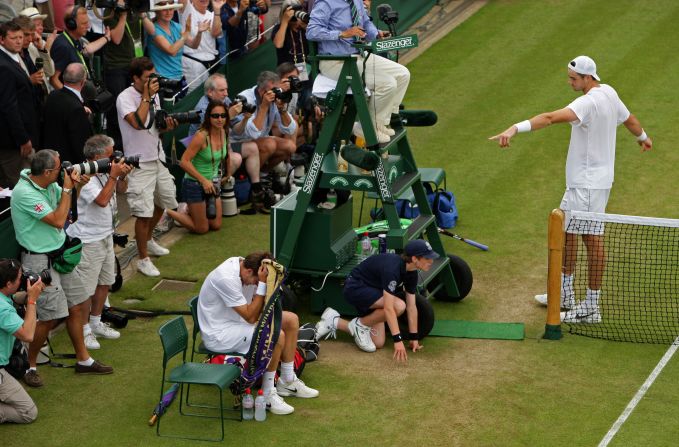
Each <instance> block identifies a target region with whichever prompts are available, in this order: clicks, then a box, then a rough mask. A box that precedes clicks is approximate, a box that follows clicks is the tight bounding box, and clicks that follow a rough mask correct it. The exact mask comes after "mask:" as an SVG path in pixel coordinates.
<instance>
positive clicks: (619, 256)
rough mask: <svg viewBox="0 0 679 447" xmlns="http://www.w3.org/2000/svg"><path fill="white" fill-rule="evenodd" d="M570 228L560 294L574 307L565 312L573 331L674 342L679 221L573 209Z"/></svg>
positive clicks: (678, 309)
mask: <svg viewBox="0 0 679 447" xmlns="http://www.w3.org/2000/svg"><path fill="white" fill-rule="evenodd" d="M564 227H565V247H564V258H563V259H564V271H565V273H566V274H565V275H564V276H563V278H564V279H563V280H562V286H561V295H562V297H564V298H563V299H564V300H565V305H566V306H567V307H570V308H571V310H570V311H569V312H566V313H565V314H564V313H562V314H561V315H562V323H563V324H564V325H565V326H566V327H567V328H568V332H569V333H572V334H579V335H584V336H588V337H594V338H603V339H608V340H617V341H628V342H637V343H673V342H674V340H675V339H676V338H677V336H678V335H679V219H660V218H649V217H638V216H623V215H617V214H599V213H585V212H570V213H567V217H566V220H565V224H564ZM569 270H570V271H569ZM570 272H572V274H573V276H572V279H569V276H568V273H570ZM570 281H572V283H571V282H570ZM597 288H598V290H600V292H599V294H598V296H597V293H596V290H597ZM588 289H591V290H588ZM592 290H593V291H592ZM569 297H570V298H569ZM569 299H571V301H570V303H569ZM569 304H570V305H569Z"/></svg>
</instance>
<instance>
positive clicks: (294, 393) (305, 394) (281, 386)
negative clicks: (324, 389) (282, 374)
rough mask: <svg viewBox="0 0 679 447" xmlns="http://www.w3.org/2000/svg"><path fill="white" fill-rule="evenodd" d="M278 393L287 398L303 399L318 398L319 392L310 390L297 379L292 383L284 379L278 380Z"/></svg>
mask: <svg viewBox="0 0 679 447" xmlns="http://www.w3.org/2000/svg"><path fill="white" fill-rule="evenodd" d="M276 391H278V395H279V396H285V397H288V396H291V397H301V398H303V399H309V398H312V397H318V390H315V389H313V388H309V387H308V386H306V385H305V384H304V382H302V381H301V380H300V379H299V378H297V377H295V380H293V381H292V382H290V383H286V382H285V381H284V380H283V378H280V379H278V383H277V384H276Z"/></svg>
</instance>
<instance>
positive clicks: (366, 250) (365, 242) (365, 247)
mask: <svg viewBox="0 0 679 447" xmlns="http://www.w3.org/2000/svg"><path fill="white" fill-rule="evenodd" d="M372 251H373V245H372V242H370V235H369V233H368V232H367V231H366V232H365V233H363V239H361V254H362V255H363V257H364V258H367V257H368V256H370V255H371V254H372Z"/></svg>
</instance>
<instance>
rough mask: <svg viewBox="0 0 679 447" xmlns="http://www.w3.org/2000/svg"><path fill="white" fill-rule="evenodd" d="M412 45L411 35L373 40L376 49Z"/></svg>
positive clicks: (382, 49) (391, 48) (381, 49)
mask: <svg viewBox="0 0 679 447" xmlns="http://www.w3.org/2000/svg"><path fill="white" fill-rule="evenodd" d="M411 45H413V38H412V37H404V38H402V39H390V40H385V41H377V42H375V48H376V49H377V51H386V50H393V49H395V48H407V47H409V46H411Z"/></svg>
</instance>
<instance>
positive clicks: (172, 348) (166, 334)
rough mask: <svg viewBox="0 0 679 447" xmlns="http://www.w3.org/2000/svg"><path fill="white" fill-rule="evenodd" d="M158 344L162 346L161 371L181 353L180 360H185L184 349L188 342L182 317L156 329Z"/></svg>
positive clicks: (187, 333)
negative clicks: (158, 338)
mask: <svg viewBox="0 0 679 447" xmlns="http://www.w3.org/2000/svg"><path fill="white" fill-rule="evenodd" d="M158 334H159V335H160V342H161V343H162V345H163V369H165V367H166V366H167V362H169V361H170V359H172V358H173V357H174V356H176V355H177V354H179V353H182V354H183V356H182V360H186V348H187V346H188V342H189V331H188V330H187V329H186V323H184V318H183V317H176V318H173V319H172V320H170V321H168V322H167V323H165V324H163V325H162V326H161V327H160V329H158Z"/></svg>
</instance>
